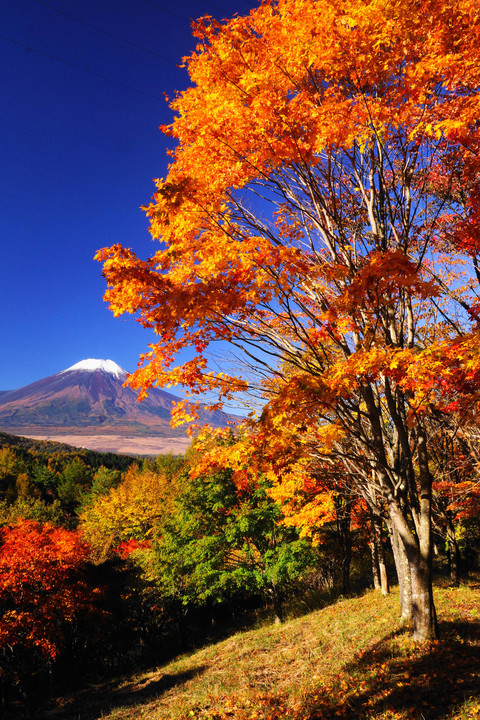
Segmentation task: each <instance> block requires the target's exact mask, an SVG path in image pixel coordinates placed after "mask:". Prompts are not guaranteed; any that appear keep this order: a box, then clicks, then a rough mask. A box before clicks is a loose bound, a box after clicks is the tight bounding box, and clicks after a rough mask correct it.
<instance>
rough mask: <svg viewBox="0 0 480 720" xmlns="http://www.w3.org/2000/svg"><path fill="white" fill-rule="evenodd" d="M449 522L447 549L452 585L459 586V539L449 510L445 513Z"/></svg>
mask: <svg viewBox="0 0 480 720" xmlns="http://www.w3.org/2000/svg"><path fill="white" fill-rule="evenodd" d="M445 517H446V521H447V548H448V564H449V569H450V580H451V582H452V585H458V583H459V581H460V573H459V558H460V552H459V550H458V544H457V538H456V537H455V526H454V524H453V521H452V516H451V513H450V512H449V511H448V510H447V512H446V513H445Z"/></svg>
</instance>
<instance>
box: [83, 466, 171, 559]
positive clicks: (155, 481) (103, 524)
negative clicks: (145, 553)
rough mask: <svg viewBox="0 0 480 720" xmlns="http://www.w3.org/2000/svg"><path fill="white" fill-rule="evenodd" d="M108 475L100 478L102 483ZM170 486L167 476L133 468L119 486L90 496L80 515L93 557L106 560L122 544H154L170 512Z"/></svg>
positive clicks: (85, 537)
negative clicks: (158, 525) (159, 524)
mask: <svg viewBox="0 0 480 720" xmlns="http://www.w3.org/2000/svg"><path fill="white" fill-rule="evenodd" d="M104 479H105V472H102V473H101V474H100V475H97V480H98V482H101V481H103V480H104ZM168 486H169V482H168V480H167V479H166V477H165V475H164V474H160V473H157V472H156V471H154V470H143V469H141V468H139V467H138V466H137V465H133V466H132V467H131V468H130V469H129V470H128V471H127V472H126V473H125V475H124V477H123V479H122V481H121V482H120V483H119V484H118V485H116V486H115V485H114V486H113V487H110V489H109V490H108V492H103V493H98V495H96V494H95V493H94V494H93V495H91V496H90V498H89V499H88V501H87V502H86V503H85V505H84V506H83V507H82V509H81V512H80V523H79V530H80V533H81V535H82V537H83V538H84V539H85V541H86V542H87V543H88V544H89V547H90V552H91V554H92V557H94V558H95V559H96V560H98V561H100V560H105V559H106V558H108V557H109V556H111V554H112V552H114V551H115V550H116V549H117V548H118V547H119V546H120V545H121V544H122V543H124V542H128V541H131V540H134V541H140V542H145V541H146V542H150V541H151V539H152V537H153V530H154V527H155V524H156V523H157V521H158V519H159V518H160V516H161V514H162V512H164V511H166V508H167V507H168V499H169V487H168Z"/></svg>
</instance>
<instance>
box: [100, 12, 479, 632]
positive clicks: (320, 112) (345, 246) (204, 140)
mask: <svg viewBox="0 0 480 720" xmlns="http://www.w3.org/2000/svg"><path fill="white" fill-rule="evenodd" d="M195 34H196V36H197V38H198V40H199V44H198V47H197V49H196V51H195V52H194V53H193V54H192V55H191V57H190V58H188V59H187V60H186V65H187V68H188V72H189V75H190V79H191V86H190V87H189V88H188V89H187V90H186V91H184V92H182V93H180V94H178V96H177V97H176V98H175V99H174V100H173V101H172V102H171V107H172V109H173V111H174V113H175V119H174V121H173V123H172V124H171V125H170V126H169V127H166V128H164V130H165V132H166V133H167V134H168V135H169V136H171V137H172V138H174V139H175V140H176V141H177V147H176V149H175V150H174V151H173V153H172V154H173V159H172V163H171V165H170V167H169V171H168V176H167V177H166V179H160V180H158V181H157V189H156V193H155V196H154V198H153V201H152V202H151V204H150V205H149V206H148V207H147V208H146V211H147V214H148V216H149V218H150V223H151V233H152V235H153V237H154V238H158V239H159V240H160V242H161V246H160V248H159V249H158V251H157V252H156V253H155V254H154V255H153V256H152V257H151V258H149V259H147V260H144V259H141V258H138V257H137V256H136V255H135V253H134V252H133V251H132V250H129V249H126V248H123V247H121V246H120V245H114V246H113V247H111V248H109V249H104V250H102V251H100V252H99V253H98V257H99V259H101V260H103V262H104V274H105V277H106V279H107V281H108V285H109V289H108V290H107V293H106V299H107V300H108V302H109V303H110V306H111V308H112V310H113V312H114V313H115V315H120V314H122V313H124V312H131V313H134V314H136V315H137V316H138V320H139V322H141V324H142V325H143V326H145V327H147V328H153V329H154V330H155V332H156V333H157V334H158V335H159V341H158V343H156V344H154V345H152V346H151V347H150V350H149V352H147V353H146V354H145V355H143V356H142V358H141V361H142V366H141V367H140V368H139V369H138V370H137V371H136V372H135V373H134V374H133V375H132V376H131V378H130V384H131V386H132V387H135V388H140V389H141V393H140V394H141V396H142V395H144V394H145V393H146V392H148V389H149V388H150V387H152V386H153V385H160V386H164V385H169V384H174V383H180V384H183V385H184V386H185V387H187V388H190V389H191V391H192V393H193V394H194V395H195V394H197V393H201V392H204V391H208V392H209V393H217V394H218V398H219V402H222V401H224V400H225V399H229V398H230V397H231V396H232V394H233V393H235V392H236V391H249V392H251V393H255V392H257V393H261V394H262V395H263V398H264V402H265V407H264V410H263V413H262V415H261V417H260V423H261V424H262V425H263V427H264V429H265V432H266V433H268V434H269V436H270V437H271V438H274V437H275V436H277V437H280V436H282V435H283V436H285V437H288V439H289V441H292V442H301V443H302V444H303V445H304V448H305V451H306V453H311V454H312V455H315V456H317V457H328V458H330V459H333V458H335V457H337V458H338V459H339V461H341V463H342V464H344V465H345V467H347V469H348V474H349V477H351V478H352V483H354V488H355V492H356V493H357V494H358V495H360V496H362V497H363V498H364V500H365V501H366V502H367V504H368V505H369V507H370V508H371V510H372V512H373V513H374V514H376V515H377V516H378V517H381V516H382V513H384V514H385V515H386V518H387V520H388V522H389V524H390V527H391V532H392V533H393V534H394V535H395V538H396V540H397V541H398V543H397V544H398V547H399V548H400V550H401V551H402V552H403V556H404V557H405V558H406V562H405V564H403V565H401V564H397V567H398V568H399V570H400V567H403V571H402V572H403V586H404V588H405V589H406V590H408V592H406V594H405V595H404V596H402V597H404V602H403V610H404V614H405V615H406V616H408V615H409V614H410V615H411V616H413V622H414V635H415V637H416V638H417V639H419V640H424V639H427V638H430V637H432V636H433V635H434V634H435V613H434V605H433V597H432V588H431V564H432V532H431V515H432V481H433V477H432V469H431V464H430V443H431V436H432V432H435V421H436V419H437V418H438V417H439V413H440V414H448V413H449V412H450V408H451V403H452V400H453V399H454V398H457V397H460V398H463V400H462V403H463V405H462V407H463V409H464V410H465V411H466V408H467V406H468V407H469V408H470V411H471V408H472V407H473V406H474V405H475V403H476V402H477V400H478V396H477V392H478V387H479V377H480V376H479V370H478V367H479V363H478V354H479V347H480V343H479V342H478V339H479V338H478V317H479V312H478V302H477V299H476V298H477V296H476V294H475V293H476V282H477V278H478V276H479V274H478V262H477V257H478V250H479V246H478V237H479V236H478V233H477V232H476V230H475V229H476V228H477V225H478V218H479V207H480V206H479V199H480V191H479V182H478V157H479V153H478V150H479V140H480V128H479V125H478V116H479V93H478V87H479V80H480V78H479V73H480V63H479V57H478V55H479V52H480V42H479V40H480V22H479V18H478V12H477V6H476V3H474V2H472V0H459V2H456V3H450V4H448V3H444V2H440V0H428V2H422V3H420V2H419V1H418V0H398V1H397V2H394V3H392V2H390V1H388V2H387V0H376V1H375V2H368V1H366V0H365V1H362V2H358V0H355V1H353V0H342V1H341V2H335V3H334V2H332V1H331V0H316V1H314V0H277V1H275V0H272V1H271V2H265V3H263V4H262V5H261V6H260V7H259V8H258V9H256V10H253V11H252V12H251V13H250V14H249V15H248V16H247V17H236V18H234V19H233V20H231V21H229V22H225V23H217V22H215V21H213V20H211V19H210V18H205V19H203V20H201V21H200V22H199V23H197V25H196V26H195ZM292 39H294V41H292ZM220 340H221V341H224V342H225V341H226V342H229V343H231V345H232V346H233V347H234V348H235V352H236V354H237V355H238V354H240V355H242V356H243V358H244V361H245V362H246V364H247V367H248V373H247V371H244V372H243V373H242V372H240V373H235V371H234V370H232V369H231V367H229V365H228V364H226V365H225V367H224V368H223V369H222V371H220V372H218V371H215V370H212V369H210V368H209V366H208V361H207V355H206V353H207V351H208V348H209V347H210V346H211V345H212V343H215V342H216V341H220ZM184 348H195V351H196V354H195V356H194V357H193V358H191V359H189V360H187V361H186V362H184V364H183V365H178V366H175V365H174V360H175V358H176V357H177V354H178V353H179V352H180V351H181V350H182V349H184ZM178 412H181V408H180V409H179V410H178ZM398 557H400V555H399V556H398Z"/></svg>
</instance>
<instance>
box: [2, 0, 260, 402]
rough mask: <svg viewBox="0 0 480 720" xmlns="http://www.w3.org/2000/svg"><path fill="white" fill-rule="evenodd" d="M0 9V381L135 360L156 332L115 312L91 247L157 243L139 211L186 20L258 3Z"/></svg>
mask: <svg viewBox="0 0 480 720" xmlns="http://www.w3.org/2000/svg"><path fill="white" fill-rule="evenodd" d="M1 5H2V7H1V17H2V23H1V26H0V63H1V85H2V89H1V98H2V100H1V102H2V111H1V113H0V136H1V141H0V185H1V187H0V195H1V210H0V248H1V258H0V302H1V311H0V390H8V389H12V388H17V387H21V386H23V385H26V384H28V383H30V382H34V381H35V380H38V379H39V378H42V377H45V376H47V375H51V374H53V373H56V372H58V371H60V370H63V369H65V368H66V367H69V366H70V365H73V364H74V363H76V362H78V361H79V360H82V359H84V358H88V357H93V358H105V359H106V358H110V359H112V360H115V361H116V362H117V363H118V364H119V365H121V366H122V367H124V368H125V369H126V370H134V369H135V367H136V363H137V360H138V356H139V354H140V353H141V352H143V351H144V350H145V349H146V348H147V343H148V342H149V341H150V340H151V339H152V337H151V336H150V335H149V334H148V333H147V332H146V331H145V330H143V329H142V328H141V327H140V326H139V325H137V323H136V322H135V321H134V320H133V319H132V318H130V317H127V318H125V319H115V318H113V316H112V315H111V313H110V311H109V310H108V308H107V306H106V305H105V303H104V302H103V301H102V295H103V292H104V289H105V284H104V280H103V278H102V276H101V266H100V264H99V263H96V262H94V261H93V256H94V254H95V251H96V250H97V249H98V248H100V247H104V246H106V245H111V244H113V243H115V242H120V243H122V244H123V245H125V246H127V247H133V248H134V249H135V250H136V251H137V252H139V254H140V255H142V256H147V255H149V254H150V252H151V251H153V249H154V246H153V241H152V240H151V239H150V236H149V234H148V232H147V227H148V224H147V220H146V217H145V216H144V214H143V212H142V211H141V210H140V209H139V208H140V205H142V204H145V203H147V202H148V201H149V199H150V197H151V195H152V193H153V190H154V185H153V182H152V180H153V178H155V177H162V176H165V174H166V170H167V163H168V158H167V156H166V153H165V150H166V143H167V142H168V139H167V138H164V136H163V135H162V133H161V132H160V131H159V130H158V126H159V125H161V124H165V123H169V122H170V121H171V118H172V113H171V111H170V109H169V107H168V105H167V104H166V102H165V100H164V93H166V94H167V95H169V96H170V97H172V96H173V94H174V91H175V90H181V89H184V88H185V87H186V86H187V85H188V76H187V73H186V71H185V70H184V69H181V68H178V67H177V65H178V64H180V63H181V58H182V56H185V55H188V54H189V53H190V52H191V51H192V50H193V49H194V47H195V41H194V38H192V35H191V29H190V22H191V19H192V18H198V17H200V16H202V15H205V14H208V15H212V16H214V17H216V18H217V19H221V18H224V17H231V16H233V15H234V14H235V13H238V14H240V15H242V14H246V13H248V11H249V10H250V8H252V7H255V6H256V5H257V2H256V1H255V0H214V1H213V0H212V2H207V0H177V2H168V0H3V3H2V4H1ZM97 28H98V29H97ZM100 30H101V31H103V32H101V31H100ZM120 38H121V39H120Z"/></svg>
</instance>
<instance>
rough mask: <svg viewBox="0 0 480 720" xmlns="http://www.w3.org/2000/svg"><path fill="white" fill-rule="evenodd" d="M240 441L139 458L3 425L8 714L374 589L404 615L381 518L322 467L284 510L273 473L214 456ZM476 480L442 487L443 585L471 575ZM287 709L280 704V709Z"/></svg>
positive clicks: (1, 558) (2, 604)
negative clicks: (17, 433)
mask: <svg viewBox="0 0 480 720" xmlns="http://www.w3.org/2000/svg"><path fill="white" fill-rule="evenodd" d="M236 440H238V438H236V437H235V433H234V431H233V430H223V431H219V430H217V431H211V432H210V433H204V434H203V435H202V436H201V437H200V438H199V439H197V440H196V441H194V442H192V445H191V447H190V449H189V451H188V453H187V454H186V456H185V457H181V456H174V455H164V456H158V457H157V458H136V459H135V458H129V457H126V456H115V455H113V454H110V453H109V454H103V455H102V454H97V453H93V452H90V451H84V450H77V449H75V448H68V447H67V446H61V445H58V444H55V443H47V442H43V443H42V442H38V441H32V440H26V439H23V438H14V437H13V436H8V435H6V434H3V433H2V435H1V447H0V482H1V493H2V497H1V505H0V513H1V515H0V523H1V531H0V532H1V541H2V545H1V552H0V569H1V573H0V608H1V610H0V612H1V621H0V643H1V644H0V653H1V655H0V657H1V664H0V668H1V675H0V678H1V689H2V708H3V711H4V713H5V716H6V717H14V718H17V717H37V716H38V717H43V715H42V714H41V713H42V709H45V707H48V703H49V698H50V703H51V702H52V700H51V698H52V696H53V697H55V695H61V693H62V692H66V693H68V692H70V693H71V694H73V695H75V693H76V692H78V691H79V689H80V688H82V686H85V685H88V683H89V682H93V681H94V680H97V681H98V679H99V678H104V679H105V678H115V677H117V676H119V675H121V674H122V673H130V674H131V673H133V672H135V671H136V672H138V671H140V670H142V668H144V669H147V668H152V667H158V666H161V665H162V664H163V663H167V662H169V661H171V660H172V659H173V658H175V657H176V656H178V655H179V654H180V655H182V654H184V653H185V652H187V651H193V649H194V648H196V647H201V646H203V645H205V644H208V643H209V642H218V641H219V640H221V639H222V637H228V636H229V635H232V633H235V632H238V631H245V630H246V629H248V628H249V627H254V626H255V625H258V623H261V625H262V624H263V625H264V624H265V623H266V624H267V626H268V624H272V623H273V624H274V625H275V624H278V623H281V622H282V621H283V620H285V619H291V618H295V617H301V616H302V615H304V614H305V613H308V612H312V611H313V610H314V609H315V608H319V607H326V606H328V605H329V604H331V603H333V602H334V601H335V600H336V599H338V598H339V597H344V598H347V597H355V596H358V595H359V594H360V595H362V593H363V592H365V591H366V590H367V589H368V588H376V589H377V590H376V593H377V594H378V597H379V598H381V597H382V596H384V597H385V606H384V609H385V613H386V615H385V619H384V620H386V619H387V618H390V620H389V622H390V623H393V622H394V621H393V620H392V613H393V617H395V616H399V615H400V607H399V601H398V590H397V588H396V587H395V586H396V585H397V583H398V579H397V576H396V573H395V562H394V549H393V548H392V537H391V536H390V535H389V531H388V526H387V525H386V523H383V522H380V521H379V520H378V518H375V517H374V516H373V515H372V513H371V512H370V511H369V508H368V506H367V505H366V503H365V502H364V500H362V499H361V498H360V497H355V496H354V495H353V494H352V493H351V492H349V490H348V487H347V486H345V490H344V491H339V489H338V485H336V486H335V487H331V486H330V485H329V482H328V480H326V479H325V478H322V477H318V478H316V479H314V478H312V482H313V481H314V480H315V483H316V486H315V488H313V486H311V487H310V488H309V490H305V489H304V490H303V492H302V493H297V494H296V504H295V509H293V508H292V506H291V505H290V506H287V505H285V504H282V503H281V502H280V500H279V499H278V498H277V499H276V498H275V492H274V491H273V492H272V489H273V483H272V482H271V480H269V478H268V476H267V475H265V474H261V473H258V474H253V473H252V472H250V473H248V474H247V473H245V472H243V473H242V474H241V476H239V475H238V473H237V475H236V474H235V471H234V470H233V468H232V467H231V466H229V465H228V464H227V463H225V464H224V465H221V463H220V458H221V457H223V456H224V453H227V456H228V450H230V451H231V450H232V448H233V449H236ZM237 451H238V449H237ZM467 477H468V478H469V479H466V478H467ZM471 482H472V480H471V469H469V471H468V473H466V476H465V477H462V478H457V481H456V482H452V483H445V482H443V483H439V484H438V487H435V493H434V495H435V511H434V518H433V527H434V548H435V553H434V572H435V578H436V581H437V580H438V581H440V583H441V584H443V586H445V587H447V586H451V587H455V586H458V585H459V584H460V583H462V584H463V583H464V582H467V581H468V580H469V579H470V585H471V581H472V579H473V580H475V578H477V577H478V575H477V573H478V560H479V553H480V522H479V517H480V514H479V507H478V503H479V502H480V493H478V492H477V493H476V492H471V490H472V488H468V489H469V490H470V492H469V493H468V494H467V493H466V489H467V484H468V483H471ZM312 503H313V505H314V507H313V506H312ZM392 586H394V598H395V600H394V601H390V600H389V599H388V597H387V596H388V594H389V591H390V588H391V587H392ZM465 587H467V586H465ZM392 602H393V604H392ZM440 619H441V618H440ZM406 627H407V628H408V624H407V626H406ZM332 631H333V630H332ZM357 632H360V634H361V633H362V628H361V627H359V628H357ZM298 652H299V653H300V654H301V653H302V651H301V650H300V649H299V650H298ZM232 702H233V701H232ZM271 702H272V698H271V699H270V701H268V702H266V705H265V707H266V708H267V709H268V708H269V707H270V704H271ZM262 703H264V701H263V700H262V701H261V700H259V705H260V706H261V705H262ZM269 703H270V704H269ZM282 707H283V709H281V708H282ZM106 709H107V708H103V710H106ZM270 710H272V708H271V707H270ZM287 710H288V708H286V707H284V706H282V705H281V703H280V705H279V708H277V710H276V712H277V715H272V717H282V716H284V715H283V714H285V713H287ZM80 716H81V715H80ZM93 716H94V715H91V716H89V717H93ZM238 716H239V717H244V716H243V715H241V713H240V714H239V715H238ZM158 717H162V715H159V716H158ZM165 717H167V715H165ZM202 717H203V716H202ZM206 717H209V716H208V715H206ZM212 717H217V716H213V715H212ZM218 717H224V716H223V715H218ZM225 717H228V715H225ZM245 717H247V715H245ZM259 717H263V715H259ZM265 717H266V716H265ZM325 717H329V716H327V715H325ZM346 717H348V714H347V715H346ZM465 717H468V715H466V716H465ZM472 717H473V715H472Z"/></svg>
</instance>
